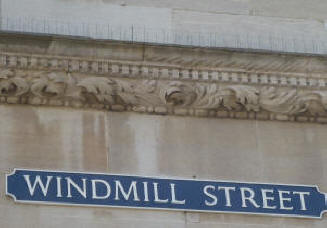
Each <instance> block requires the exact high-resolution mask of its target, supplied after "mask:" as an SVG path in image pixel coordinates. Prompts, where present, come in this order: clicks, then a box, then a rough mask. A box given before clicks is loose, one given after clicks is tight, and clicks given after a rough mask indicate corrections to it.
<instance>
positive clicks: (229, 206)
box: [6, 169, 327, 218]
mask: <svg viewBox="0 0 327 228" xmlns="http://www.w3.org/2000/svg"><path fill="white" fill-rule="evenodd" d="M6 194H7V195H9V196H11V197H13V198H14V199H15V201H17V202H24V203H37V204H40V203H44V204H57V205H62V204H66V205H67V204H69V205H87V206H105V207H106V206H108V207H129V208H147V209H165V210H181V211H198V212H201V211H203V212H223V213H242V214H265V215H278V216H291V217H307V218H321V216H322V214H323V212H324V211H325V210H327V206H326V197H325V194H324V193H320V192H319V190H318V188H317V186H305V185H283V184H260V183H242V182H227V181H204V180H180V179H169V178H152V177H141V176H126V175H111V174H97V173H81V172H56V171H41V170H25V169H15V171H14V172H13V173H12V174H9V175H7V176H6Z"/></svg>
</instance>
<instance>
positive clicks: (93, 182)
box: [91, 179, 111, 199]
mask: <svg viewBox="0 0 327 228" xmlns="http://www.w3.org/2000/svg"><path fill="white" fill-rule="evenodd" d="M91 182H92V199H107V198H108V197H109V196H110V193H111V188H110V185H109V184H108V182H107V181H104V180H99V179H94V180H91ZM97 183H101V184H104V185H105V186H106V194H105V195H103V196H98V195H97V188H96V186H97Z"/></svg>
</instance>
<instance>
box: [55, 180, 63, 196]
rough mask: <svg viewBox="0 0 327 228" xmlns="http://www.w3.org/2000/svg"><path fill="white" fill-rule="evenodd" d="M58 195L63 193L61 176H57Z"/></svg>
mask: <svg viewBox="0 0 327 228" xmlns="http://www.w3.org/2000/svg"><path fill="white" fill-rule="evenodd" d="M56 179H57V197H58V198H59V197H62V194H61V177H57V178H56Z"/></svg>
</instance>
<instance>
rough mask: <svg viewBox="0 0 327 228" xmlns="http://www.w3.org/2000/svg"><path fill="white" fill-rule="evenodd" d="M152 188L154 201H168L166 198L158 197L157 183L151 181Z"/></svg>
mask: <svg viewBox="0 0 327 228" xmlns="http://www.w3.org/2000/svg"><path fill="white" fill-rule="evenodd" d="M153 190H154V202H157V203H168V199H159V193H158V183H153Z"/></svg>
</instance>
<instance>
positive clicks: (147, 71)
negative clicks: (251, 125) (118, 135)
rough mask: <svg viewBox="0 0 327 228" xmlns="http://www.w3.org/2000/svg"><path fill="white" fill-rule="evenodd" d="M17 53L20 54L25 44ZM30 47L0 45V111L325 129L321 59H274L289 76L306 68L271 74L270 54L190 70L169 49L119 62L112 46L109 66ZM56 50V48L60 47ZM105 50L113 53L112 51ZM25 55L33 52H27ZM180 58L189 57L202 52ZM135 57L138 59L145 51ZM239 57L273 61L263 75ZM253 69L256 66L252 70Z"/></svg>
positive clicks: (325, 80) (326, 97) (326, 93)
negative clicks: (35, 108) (42, 109)
mask: <svg viewBox="0 0 327 228" xmlns="http://www.w3.org/2000/svg"><path fill="white" fill-rule="evenodd" d="M88 42H90V41H88ZM16 45H17V43H16ZM19 45H21V46H23V47H24V45H25V44H24V43H19ZM33 45H35V44H29V45H28V47H27V48H28V50H27V51H23V52H18V51H17V48H16V46H15V44H12V48H8V46H6V48H1V47H3V43H1V39H0V102H1V103H5V104H25V105H46V106H69V107H72V108H92V109H102V110H112V111H134V112H142V113H150V114H160V115H181V116H199V117H218V118H237V119H260V120H280V121H300V122H320V123H326V122H327V88H326V86H327V75H326V72H327V71H325V69H324V68H325V67H326V66H324V64H325V62H326V59H325V58H324V57H321V56H319V57H317V56H316V57H315V56H286V57H284V58H281V60H280V63H279V65H280V66H281V65H283V64H284V62H285V58H286V59H288V60H287V61H288V62H289V64H290V67H289V68H292V67H294V66H295V65H297V64H299V63H300V62H301V61H302V62H303V61H305V62H307V66H308V67H307V68H303V66H302V68H303V69H305V70H301V69H302V68H301V69H297V70H294V71H292V70H286V68H285V67H282V68H281V69H280V70H277V69H278V67H277V66H278V61H279V60H278V58H275V57H276V56H274V55H276V54H269V53H264V54H263V53H257V54H256V53H244V52H242V53H238V52H235V51H233V54H232V56H233V57H231V58H232V59H229V60H228V61H229V62H230V63H233V64H229V65H228V64H227V63H228V61H227V60H226V61H225V62H224V63H223V64H222V65H220V66H213V65H210V64H200V63H201V61H199V62H198V63H196V61H197V59H199V58H200V59H201V58H203V56H202V57H201V56H200V57H198V56H197V55H194V56H193V57H192V58H193V60H192V61H193V62H194V64H187V63H186V60H185V61H184V62H181V61H180V60H179V59H180V58H181V57H178V58H175V60H174V58H173V56H174V54H175V52H176V53H177V55H178V53H179V52H178V50H180V47H175V52H174V51H173V50H174V47H168V49H170V50H169V52H170V53H171V57H169V58H168V59H167V57H166V52H167V50H165V49H163V50H162V52H163V53H161V52H160V50H159V49H156V48H157V47H156V46H152V47H151V48H152V51H153V48H154V49H155V50H157V51H158V52H155V55H156V56H160V54H162V58H161V59H158V58H153V59H152V60H151V61H150V59H146V58H145V57H143V59H142V58H139V57H137V58H135V59H133V58H131V56H128V57H124V53H125V55H126V51H128V50H130V48H131V47H130V45H134V44H128V43H126V44H122V43H119V46H120V47H119V50H116V51H117V52H116V53H114V54H113V55H114V56H116V57H114V56H111V57H110V58H109V57H106V56H101V55H100V56H98V57H94V56H90V55H87V54H86V55H85V56H79V55H74V56H69V55H68V53H66V54H65V55H63V54H58V52H57V51H49V50H50V48H49V47H48V51H47V52H44V53H41V51H40V50H38V48H37V47H36V46H33ZM56 45H59V46H56V47H57V48H59V49H60V48H62V47H61V46H60V44H58V43H57V44H56ZM110 45H113V47H114V44H110ZM135 45H140V44H135ZM125 46H126V47H125ZM33 48H34V50H35V52H32V50H33ZM4 49H5V50H4ZM52 49H53V47H52ZM143 49H144V47H143ZM21 50H24V48H22V49H21ZM80 51H81V53H82V52H83V50H80ZM187 51H192V52H193V53H194V54H196V53H197V52H200V53H201V51H202V49H201V50H198V49H194V48H193V49H192V50H187ZM205 51H206V50H205ZM209 51H210V52H214V50H209ZM118 52H119V53H118ZM220 52H224V53H225V52H228V51H221V50H216V53H215V55H217V56H216V57H219V56H220V57H221V59H224V58H226V56H224V53H220ZM142 53H143V55H144V53H146V51H145V50H143V51H142ZM106 55H107V54H106ZM127 55H129V54H127ZM131 55H135V53H132V54H131ZM244 55H246V56H248V55H259V57H262V56H267V59H271V58H275V60H274V61H276V62H275V63H274V64H275V68H272V67H271V65H272V63H270V64H268V65H267V66H268V67H267V68H264V67H263V66H264V64H262V66H261V67H244V64H245V62H247V61H248V59H247V58H244V59H243V57H244ZM261 55H262V56H261ZM271 55H273V57H272V56H271ZM117 56H123V57H117ZM186 57H187V56H186ZM256 58H258V57H256ZM209 59H210V58H209ZM267 59H264V57H262V60H260V58H259V59H256V60H255V61H257V62H259V61H264V62H266V61H267ZM292 59H293V60H294V61H292ZM190 61H191V60H190ZM255 64H257V66H258V65H260V64H259V63H253V64H252V65H255Z"/></svg>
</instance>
